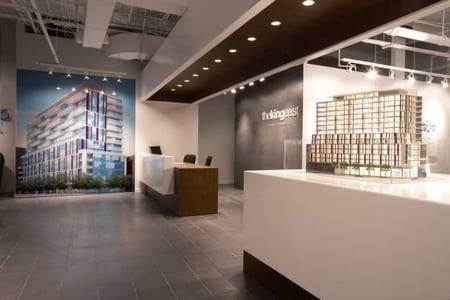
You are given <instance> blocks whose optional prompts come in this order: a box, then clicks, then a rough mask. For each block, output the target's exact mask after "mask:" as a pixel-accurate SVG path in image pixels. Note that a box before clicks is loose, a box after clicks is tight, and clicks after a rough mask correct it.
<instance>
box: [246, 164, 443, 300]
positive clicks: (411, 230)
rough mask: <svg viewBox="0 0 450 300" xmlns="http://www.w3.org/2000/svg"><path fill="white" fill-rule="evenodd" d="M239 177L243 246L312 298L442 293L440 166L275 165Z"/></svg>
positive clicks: (427, 296) (369, 299) (419, 296)
mask: <svg viewBox="0 0 450 300" xmlns="http://www.w3.org/2000/svg"><path fill="white" fill-rule="evenodd" d="M244 182H245V186H244V251H245V252H247V253H248V254H250V255H251V256H253V257H254V258H256V259H257V260H259V261H261V262H262V263H264V264H265V265H267V266H269V267H271V268H272V269H274V270H275V271H277V272H278V273H280V274H282V275H283V276H285V277H286V278H288V279H290V280H291V281H293V282H294V283H296V284H297V285H298V286H300V287H302V288H304V289H305V290H307V291H309V292H310V293H311V294H313V295H314V296H316V297H317V298H319V299H327V300H329V299H333V300H334V299H336V300H361V299H364V300H372V299H373V300H383V299H386V300H387V299H389V300H394V299H449V298H450V177H449V176H447V175H434V176H432V177H430V178H426V179H423V180H417V181H409V182H402V183H394V184H391V183H389V180H386V182H374V181H372V180H367V179H359V178H356V177H354V178H352V177H343V176H342V177H341V176H334V175H322V174H315V173H306V172H304V171H302V170H286V171H284V170H280V171H247V172H245V181H244ZM245 268H246V266H245V264H244V269H245Z"/></svg>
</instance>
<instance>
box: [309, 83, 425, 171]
mask: <svg viewBox="0 0 450 300" xmlns="http://www.w3.org/2000/svg"><path fill="white" fill-rule="evenodd" d="M421 143H422V98H421V97H419V96H416V95H412V94H410V93H408V92H407V91H404V90H391V91H378V92H365V93H358V94H349V95H343V96H335V97H334V98H333V100H332V101H323V102H318V103H317V106H316V134H313V136H312V142H311V144H309V145H307V169H308V170H317V171H330V170H333V169H334V171H335V173H340V174H353V175H361V176H383V177H395V178H417V177H421V176H426V173H424V170H425V166H426V163H427V159H426V145H422V144H421Z"/></svg>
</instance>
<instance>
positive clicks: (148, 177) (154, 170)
mask: <svg viewBox="0 0 450 300" xmlns="http://www.w3.org/2000/svg"><path fill="white" fill-rule="evenodd" d="M175 164H176V163H175V157H174V156H169V155H155V154H150V153H139V154H138V155H137V165H138V166H139V172H138V180H139V181H141V182H143V183H145V184H146V185H147V186H149V187H151V188H152V189H154V190H155V191H157V192H158V193H160V194H162V195H170V194H173V180H174V176H173V168H174V166H175Z"/></svg>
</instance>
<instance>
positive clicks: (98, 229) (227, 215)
mask: <svg viewBox="0 0 450 300" xmlns="http://www.w3.org/2000/svg"><path fill="white" fill-rule="evenodd" d="M242 201H243V193H242V191H240V190H236V189H234V188H233V187H231V186H221V187H220V190H219V214H217V215H209V216H197V217H184V218H177V217H174V216H173V215H171V214H169V213H168V212H166V211H164V210H163V209H161V208H160V207H159V206H157V205H156V204H155V203H154V202H153V201H152V200H151V199H149V198H148V197H147V196H146V195H144V194H140V193H136V194H134V193H122V194H102V195H83V196H70V197H49V198H35V199H7V200H1V201H0V299H1V300H9V299H19V300H22V299H33V300H39V299H45V300H51V299H83V300H89V299H96V300H98V299H108V300H112V299H120V300H126V299H137V300H144V299H274V296H273V294H271V293H270V292H268V291H267V290H266V289H264V288H263V287H262V286H260V285H259V284H258V283H256V282H255V281H253V280H252V279H250V278H248V277H247V276H245V275H244V274H243V272H242Z"/></svg>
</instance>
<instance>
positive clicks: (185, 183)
mask: <svg viewBox="0 0 450 300" xmlns="http://www.w3.org/2000/svg"><path fill="white" fill-rule="evenodd" d="M218 181H219V172H218V168H216V167H208V166H203V165H195V164H188V163H184V164H179V165H177V166H176V167H175V168H174V194H173V195H161V194H160V193H158V192H157V191H155V190H153V189H151V188H150V187H148V186H147V187H146V193H147V194H149V195H150V197H152V198H153V199H155V200H157V201H158V203H160V204H161V205H162V206H164V207H166V208H168V209H169V210H170V211H172V212H174V213H175V214H176V215H177V216H180V217H183V216H196V215H207V214H216V213H217V211H218V199H219V195H218V194H219V188H218Z"/></svg>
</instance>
